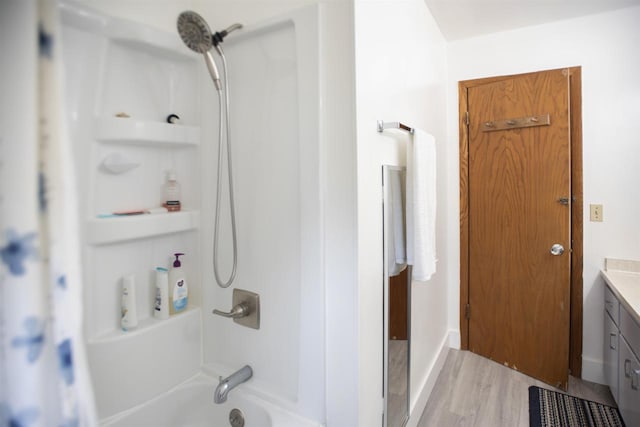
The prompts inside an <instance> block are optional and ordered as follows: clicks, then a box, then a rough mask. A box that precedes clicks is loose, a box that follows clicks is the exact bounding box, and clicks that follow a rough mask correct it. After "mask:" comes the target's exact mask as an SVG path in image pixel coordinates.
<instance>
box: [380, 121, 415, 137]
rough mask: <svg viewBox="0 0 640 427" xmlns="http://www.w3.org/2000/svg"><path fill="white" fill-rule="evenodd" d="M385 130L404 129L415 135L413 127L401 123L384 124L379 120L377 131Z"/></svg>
mask: <svg viewBox="0 0 640 427" xmlns="http://www.w3.org/2000/svg"><path fill="white" fill-rule="evenodd" d="M385 129H402V130H406V131H407V132H409V133H411V134H412V133H413V128H412V127H411V126H407V125H405V124H404V123H400V122H386V123H385V122H384V121H382V120H378V123H377V130H378V132H382V131H384V130H385Z"/></svg>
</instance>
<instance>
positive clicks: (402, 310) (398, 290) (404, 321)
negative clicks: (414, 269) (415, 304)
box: [389, 268, 409, 340]
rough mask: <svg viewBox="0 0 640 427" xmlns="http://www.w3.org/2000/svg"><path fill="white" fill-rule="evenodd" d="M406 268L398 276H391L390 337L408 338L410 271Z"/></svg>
mask: <svg viewBox="0 0 640 427" xmlns="http://www.w3.org/2000/svg"><path fill="white" fill-rule="evenodd" d="M408 270H409V268H405V269H404V270H402V271H401V272H400V273H398V274H397V275H396V276H392V277H389V339H391V340H406V339H408V336H409V334H408V326H409V317H408V313H409V312H408V308H409V307H408V306H409V304H408V303H409V289H408V285H409V284H408V276H407V272H408Z"/></svg>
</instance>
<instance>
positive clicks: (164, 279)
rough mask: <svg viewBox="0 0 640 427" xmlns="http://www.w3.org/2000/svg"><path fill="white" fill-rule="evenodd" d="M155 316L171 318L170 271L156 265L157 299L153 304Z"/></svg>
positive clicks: (162, 318)
mask: <svg viewBox="0 0 640 427" xmlns="http://www.w3.org/2000/svg"><path fill="white" fill-rule="evenodd" d="M153 317H155V318H156V319H161V320H165V319H168V318H169V272H168V270H167V269H166V268H162V267H156V299H155V302H154V304H153Z"/></svg>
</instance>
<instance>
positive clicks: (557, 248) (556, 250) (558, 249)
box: [550, 243, 564, 256]
mask: <svg viewBox="0 0 640 427" xmlns="http://www.w3.org/2000/svg"><path fill="white" fill-rule="evenodd" d="M550 252H551V255H555V256H558V255H562V254H563V253H564V247H563V246H562V245H561V244H560V243H556V244H555V245H553V246H551V251H550Z"/></svg>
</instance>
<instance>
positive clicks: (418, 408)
mask: <svg viewBox="0 0 640 427" xmlns="http://www.w3.org/2000/svg"><path fill="white" fill-rule="evenodd" d="M455 332H456V331H449V332H448V333H447V334H446V335H445V336H444V339H443V340H442V342H441V343H440V351H439V352H438V356H437V357H436V358H435V360H434V362H433V364H432V365H431V368H430V369H429V373H428V374H427V376H426V378H425V380H424V382H423V384H422V387H421V388H420V393H419V395H418V397H417V398H416V399H415V400H414V402H411V407H412V409H411V415H410V416H409V420H408V421H407V424H405V427H417V426H418V422H419V421H420V417H421V416H422V413H423V412H424V408H425V407H426V406H427V401H428V400H429V396H430V395H431V391H432V390H433V387H434V386H435V385H436V380H437V379H438V375H440V371H442V367H443V366H444V362H445V361H446V360H447V354H448V353H449V344H450V343H451V342H452V334H455ZM459 337H460V333H459V332H458V339H459Z"/></svg>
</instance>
